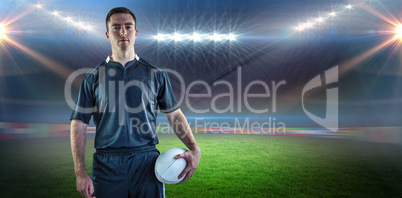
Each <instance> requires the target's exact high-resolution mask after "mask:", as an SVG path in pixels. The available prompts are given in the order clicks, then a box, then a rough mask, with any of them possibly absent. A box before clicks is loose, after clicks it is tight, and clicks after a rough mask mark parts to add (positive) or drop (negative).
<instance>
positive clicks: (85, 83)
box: [70, 74, 95, 124]
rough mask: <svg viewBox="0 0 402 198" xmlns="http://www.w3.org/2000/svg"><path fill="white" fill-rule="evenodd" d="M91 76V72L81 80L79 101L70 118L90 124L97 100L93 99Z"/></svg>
mask: <svg viewBox="0 0 402 198" xmlns="http://www.w3.org/2000/svg"><path fill="white" fill-rule="evenodd" d="M90 76H91V75H90V74H86V75H85V77H84V79H83V80H82V82H81V87H80V91H79V92H78V97H77V101H76V103H75V108H74V110H73V113H72V114H71V117H70V120H81V121H83V122H84V123H86V124H89V121H90V120H91V116H92V114H93V112H94V107H95V101H94V99H93V96H94V92H93V80H91V78H90Z"/></svg>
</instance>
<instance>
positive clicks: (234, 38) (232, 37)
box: [228, 33, 236, 41]
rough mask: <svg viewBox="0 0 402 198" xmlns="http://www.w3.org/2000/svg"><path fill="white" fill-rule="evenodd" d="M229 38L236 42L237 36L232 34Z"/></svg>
mask: <svg viewBox="0 0 402 198" xmlns="http://www.w3.org/2000/svg"><path fill="white" fill-rule="evenodd" d="M228 38H229V40H231V41H234V40H236V35H234V34H232V33H230V34H229V36H228Z"/></svg>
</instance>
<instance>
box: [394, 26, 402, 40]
mask: <svg viewBox="0 0 402 198" xmlns="http://www.w3.org/2000/svg"><path fill="white" fill-rule="evenodd" d="M395 34H396V35H395V38H396V39H399V40H402V25H399V26H398V27H397V28H396V29H395Z"/></svg>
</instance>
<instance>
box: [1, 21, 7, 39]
mask: <svg viewBox="0 0 402 198" xmlns="http://www.w3.org/2000/svg"><path fill="white" fill-rule="evenodd" d="M6 34H7V29H6V27H4V25H3V24H0V40H2V39H3V38H5V37H6Z"/></svg>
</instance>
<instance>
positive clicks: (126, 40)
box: [119, 39, 128, 42]
mask: <svg viewBox="0 0 402 198" xmlns="http://www.w3.org/2000/svg"><path fill="white" fill-rule="evenodd" d="M119 42H128V39H120V40H119Z"/></svg>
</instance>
